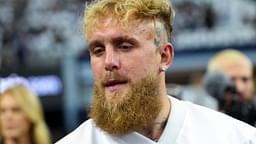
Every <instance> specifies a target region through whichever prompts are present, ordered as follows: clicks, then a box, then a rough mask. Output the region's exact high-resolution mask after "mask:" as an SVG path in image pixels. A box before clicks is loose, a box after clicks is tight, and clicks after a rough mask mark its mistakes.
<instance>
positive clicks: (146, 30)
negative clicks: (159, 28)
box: [88, 17, 154, 40]
mask: <svg viewBox="0 0 256 144" xmlns="http://www.w3.org/2000/svg"><path fill="white" fill-rule="evenodd" d="M100 23H101V24H100V25H95V27H94V28H93V29H92V31H91V33H90V34H89V35H88V40H89V39H91V38H92V37H93V36H95V35H100V34H102V35H104V34H106V32H110V33H111V32H113V33H117V32H118V33H120V34H121V33H126V34H133V35H145V36H146V38H147V39H149V38H153V36H154V24H153V22H149V21H139V20H136V21H130V22H129V23H122V22H121V21H119V20H118V19H117V18H113V17H108V18H106V19H102V20H100Z"/></svg>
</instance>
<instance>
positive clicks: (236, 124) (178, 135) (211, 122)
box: [56, 98, 256, 144]
mask: <svg viewBox="0 0 256 144" xmlns="http://www.w3.org/2000/svg"><path fill="white" fill-rule="evenodd" d="M171 103H172V110H171V113H170V115H169V119H168V122H167V124H166V127H165V129H164V131H163V133H162V135H161V137H160V139H159V141H158V142H154V141H152V140H150V139H149V138H147V137H145V136H143V135H141V134H139V133H137V132H133V133H130V134H127V135H125V136H122V137H116V136H112V135H110V134H108V133H106V132H104V131H102V130H101V129H100V128H98V127H96V126H95V123H94V122H93V120H92V119H89V120H87V121H86V122H84V123H83V124H82V125H80V126H79V127H78V128H77V129H76V130H74V131H73V132H71V133H70V134H68V135H67V136H66V137H64V138H63V139H61V140H60V141H58V142H57V143H56V144H256V128H254V127H252V126H250V125H248V124H246V123H243V122H241V121H238V120H236V119H233V118H231V117H229V116H227V115H225V114H222V113H219V112H216V111H213V110H211V109H208V108H205V107H202V106H198V105H195V104H192V103H190V102H184V101H180V100H177V99H175V98H171Z"/></svg>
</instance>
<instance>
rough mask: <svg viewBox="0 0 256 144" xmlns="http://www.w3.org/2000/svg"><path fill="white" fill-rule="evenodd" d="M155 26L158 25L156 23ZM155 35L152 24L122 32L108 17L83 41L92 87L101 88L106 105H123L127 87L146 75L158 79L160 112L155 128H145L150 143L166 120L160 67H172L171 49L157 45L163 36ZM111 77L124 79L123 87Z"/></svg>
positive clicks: (166, 100)
mask: <svg viewBox="0 0 256 144" xmlns="http://www.w3.org/2000/svg"><path fill="white" fill-rule="evenodd" d="M135 23H136V22H135ZM157 25H161V24H160V23H159V22H158V24H157ZM158 33H159V32H157V33H156V30H155V25H154V24H153V23H152V22H144V23H136V24H134V23H133V24H131V25H129V27H126V28H124V27H120V26H119V25H118V22H116V21H115V19H114V18H112V17H110V18H107V19H105V20H103V22H102V25H101V27H96V28H94V30H93V32H92V33H91V34H90V35H89V36H88V39H87V40H88V43H89V51H90V58H91V67H92V71H93V76H94V80H95V84H96V85H103V86H104V92H105V93H106V101H107V103H112V104H118V103H122V102H123V101H125V100H126V97H125V94H126V93H127V91H128V90H129V89H130V88H131V84H134V83H136V82H137V81H139V80H141V79H143V78H145V76H146V75H148V74H150V75H151V76H153V77H155V78H157V79H159V87H160V94H159V98H160V100H161V105H162V108H161V110H160V113H159V114H158V116H157V118H156V119H155V123H158V124H156V125H153V126H151V127H150V128H149V129H151V130H150V131H151V137H150V138H151V139H157V138H159V137H160V133H161V131H162V129H161V130H159V127H160V126H159V122H162V121H165V120H166V118H167V117H168V114H169V112H170V109H171V107H170V103H169V99H168V96H167V94H166V86H165V72H164V71H161V70H160V67H162V66H167V67H168V66H169V65H170V64H171V63H172V60H173V47H172V45H171V44H170V43H168V42H167V41H163V42H161V43H160V42H159V41H158V39H159V38H160V39H162V40H165V39H166V38H165V37H164V38H161V37H163V34H158ZM156 41H157V45H156V44H155V42H156ZM157 48H159V51H157V50H156V49H157ZM113 73H118V74H119V75H122V76H125V79H122V81H123V83H115V81H118V80H119V79H116V78H115V77H113V76H112V75H113ZM108 84H109V85H108ZM115 93H118V95H115ZM141 133H143V132H141Z"/></svg>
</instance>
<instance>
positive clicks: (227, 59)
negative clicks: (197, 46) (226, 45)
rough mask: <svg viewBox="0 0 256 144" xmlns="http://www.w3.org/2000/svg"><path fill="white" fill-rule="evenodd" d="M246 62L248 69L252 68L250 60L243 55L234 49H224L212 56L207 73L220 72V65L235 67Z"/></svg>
mask: <svg viewBox="0 0 256 144" xmlns="http://www.w3.org/2000/svg"><path fill="white" fill-rule="evenodd" d="M241 62H246V63H247V64H248V65H249V66H250V68H251V69H252V68H253V64H252V62H251V60H250V59H249V58H248V57H247V56H246V55H245V54H243V53H241V52H240V51H238V50H235V49H226V50H223V51H221V52H219V53H217V54H216V55H215V56H213V57H212V58H211V59H210V61H209V63H208V66H207V71H214V70H221V65H223V64H225V66H229V65H236V64H239V63H241Z"/></svg>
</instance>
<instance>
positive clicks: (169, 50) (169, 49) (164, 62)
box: [160, 43, 174, 67]
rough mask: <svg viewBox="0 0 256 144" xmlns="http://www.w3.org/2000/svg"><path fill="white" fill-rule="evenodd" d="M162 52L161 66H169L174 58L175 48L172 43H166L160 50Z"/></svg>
mask: <svg viewBox="0 0 256 144" xmlns="http://www.w3.org/2000/svg"><path fill="white" fill-rule="evenodd" d="M160 54H161V66H167V67H169V66H170V65H171V64H172V61H173V58H174V49H173V46H172V44H171V43H166V44H164V45H163V47H162V48H161V50H160Z"/></svg>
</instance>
